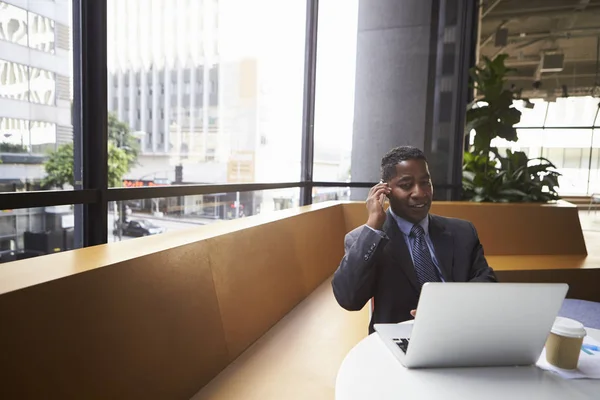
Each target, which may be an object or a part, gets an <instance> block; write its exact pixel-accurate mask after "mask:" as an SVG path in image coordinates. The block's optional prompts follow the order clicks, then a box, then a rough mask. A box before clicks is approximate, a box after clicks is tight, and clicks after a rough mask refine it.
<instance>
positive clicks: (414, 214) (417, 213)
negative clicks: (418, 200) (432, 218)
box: [408, 205, 431, 223]
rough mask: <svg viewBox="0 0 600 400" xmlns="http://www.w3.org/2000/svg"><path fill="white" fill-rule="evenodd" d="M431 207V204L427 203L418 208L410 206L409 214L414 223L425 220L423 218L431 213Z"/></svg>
mask: <svg viewBox="0 0 600 400" xmlns="http://www.w3.org/2000/svg"><path fill="white" fill-rule="evenodd" d="M430 208H431V207H430V206H429V205H426V206H424V207H421V208H416V207H409V209H408V214H409V215H410V217H411V219H412V221H411V222H413V223H417V222H420V221H422V220H423V218H425V217H427V214H429V209H430Z"/></svg>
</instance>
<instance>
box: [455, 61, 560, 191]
mask: <svg viewBox="0 0 600 400" xmlns="http://www.w3.org/2000/svg"><path fill="white" fill-rule="evenodd" d="M506 58H507V55H506V54H501V55H499V56H497V57H496V58H494V59H493V60H491V59H489V58H487V57H484V59H483V62H484V65H483V66H482V67H478V66H475V67H473V68H471V69H470V71H469V73H470V75H471V79H472V80H473V87H474V89H475V90H476V91H477V97H476V99H475V100H474V101H473V102H472V103H471V104H469V106H468V107H467V115H466V124H465V133H466V134H469V133H470V132H471V131H475V137H474V140H473V144H472V145H471V146H470V147H469V151H467V152H465V154H464V163H463V198H464V199H465V200H470V201H476V202H501V203H507V202H548V201H551V200H557V199H559V195H558V193H557V192H556V188H557V187H558V177H559V176H560V174H559V173H558V172H557V171H556V169H555V166H554V164H552V163H551V162H550V161H549V160H547V159H545V158H542V157H538V158H533V159H530V158H528V157H527V155H526V154H525V153H524V152H521V151H516V152H512V151H510V150H507V152H506V155H505V156H503V155H501V154H500V153H499V152H498V149H497V148H495V147H493V146H492V145H491V143H492V140H493V139H494V138H501V139H505V140H508V141H512V142H516V141H517V140H518V135H517V130H516V128H515V127H514V125H515V124H517V123H519V121H520V120H521V112H520V111H519V110H517V109H516V108H514V107H513V101H514V100H516V99H520V93H519V92H518V91H515V90H512V89H507V88H506V76H507V74H509V73H511V72H512V71H514V70H513V69H511V68H508V67H506V65H505V64H504V62H505V60H506Z"/></svg>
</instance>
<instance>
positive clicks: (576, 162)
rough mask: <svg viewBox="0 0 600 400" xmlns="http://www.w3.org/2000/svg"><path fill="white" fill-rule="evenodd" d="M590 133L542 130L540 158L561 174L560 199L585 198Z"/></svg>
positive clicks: (571, 130)
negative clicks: (541, 155)
mask: <svg viewBox="0 0 600 400" xmlns="http://www.w3.org/2000/svg"><path fill="white" fill-rule="evenodd" d="M591 144H592V130H591V129H545V130H544V131H543V146H544V150H543V155H544V157H546V158H548V159H549V160H550V161H551V162H552V163H554V164H555V165H556V167H557V170H558V171H559V172H560V173H561V174H562V176H561V177H560V178H559V183H560V187H559V189H558V192H559V194H561V195H585V194H586V193H587V191H588V174H589V157H590V146H591Z"/></svg>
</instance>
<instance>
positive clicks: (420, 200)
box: [387, 160, 433, 224]
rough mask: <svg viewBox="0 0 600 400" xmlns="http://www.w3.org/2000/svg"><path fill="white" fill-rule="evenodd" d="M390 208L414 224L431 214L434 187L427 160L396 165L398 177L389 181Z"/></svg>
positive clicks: (408, 161)
mask: <svg viewBox="0 0 600 400" xmlns="http://www.w3.org/2000/svg"><path fill="white" fill-rule="evenodd" d="M387 183H388V185H389V186H390V188H391V189H392V192H391V193H390V194H389V196H388V197H389V199H390V206H391V207H392V210H393V211H394V213H395V214H396V215H397V216H399V217H400V218H403V219H405V220H407V221H409V222H412V223H413V224H416V223H418V222H420V221H421V220H422V219H423V218H425V217H426V216H427V214H428V213H429V209H430V208H431V200H432V198H433V185H432V184H431V176H429V168H428V167H427V163H426V162H425V160H406V161H402V162H400V163H398V164H396V176H395V177H394V178H392V179H391V180H389V181H388V182H387Z"/></svg>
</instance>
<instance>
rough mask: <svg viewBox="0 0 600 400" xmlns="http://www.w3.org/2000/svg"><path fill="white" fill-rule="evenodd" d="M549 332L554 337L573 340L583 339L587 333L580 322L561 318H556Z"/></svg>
mask: <svg viewBox="0 0 600 400" xmlns="http://www.w3.org/2000/svg"><path fill="white" fill-rule="evenodd" d="M551 332H552V333H554V334H556V335H561V336H566V337H573V338H580V337H584V336H585V335H586V333H587V332H586V331H585V328H584V327H583V324H582V323H581V322H578V321H575V320H574V319H570V318H563V317H556V319H555V320H554V325H553V326H552V330H551Z"/></svg>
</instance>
